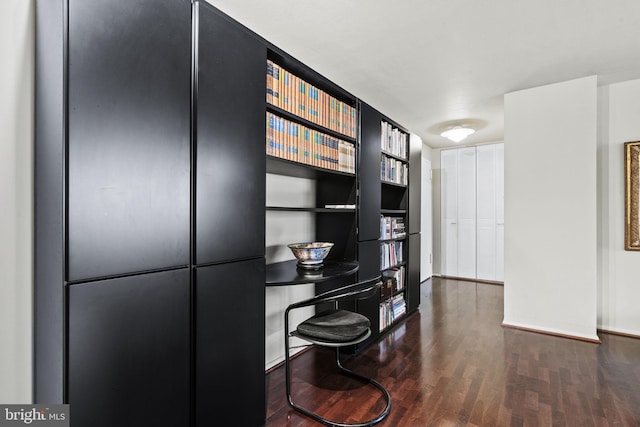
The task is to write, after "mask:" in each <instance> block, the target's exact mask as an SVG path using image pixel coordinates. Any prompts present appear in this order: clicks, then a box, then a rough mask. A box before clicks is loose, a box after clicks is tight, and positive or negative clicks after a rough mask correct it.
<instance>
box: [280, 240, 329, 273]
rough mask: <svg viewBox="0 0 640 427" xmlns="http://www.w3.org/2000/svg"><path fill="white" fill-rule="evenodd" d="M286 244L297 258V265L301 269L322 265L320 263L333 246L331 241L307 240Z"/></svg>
mask: <svg viewBox="0 0 640 427" xmlns="http://www.w3.org/2000/svg"><path fill="white" fill-rule="evenodd" d="M287 246H288V247H289V249H291V252H293V255H294V256H295V257H296V259H297V260H298V267H300V268H303V269H317V268H320V267H322V263H323V261H324V259H325V258H326V257H327V255H328V254H329V251H330V250H331V248H332V247H333V243H330V242H307V243H292V244H290V245H287Z"/></svg>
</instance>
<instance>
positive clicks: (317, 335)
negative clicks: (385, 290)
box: [284, 276, 391, 427]
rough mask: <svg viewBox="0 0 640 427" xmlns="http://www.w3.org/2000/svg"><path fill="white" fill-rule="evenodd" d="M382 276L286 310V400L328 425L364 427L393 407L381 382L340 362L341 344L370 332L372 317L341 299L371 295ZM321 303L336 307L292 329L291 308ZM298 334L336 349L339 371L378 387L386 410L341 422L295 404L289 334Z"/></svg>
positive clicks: (297, 304) (362, 338) (324, 294)
mask: <svg viewBox="0 0 640 427" xmlns="http://www.w3.org/2000/svg"><path fill="white" fill-rule="evenodd" d="M381 285H382V282H380V277H379V276H378V277H376V278H373V279H368V280H365V281H361V282H358V283H354V284H351V285H348V286H345V287H342V288H339V289H333V290H331V291H328V292H324V293H322V294H320V295H317V296H315V297H313V298H310V299H307V300H304V301H300V302H297V303H294V304H291V305H290V306H289V307H287V309H286V310H285V313H284V331H285V340H284V342H285V344H284V346H285V370H286V388H287V400H288V402H289V405H291V407H292V408H293V409H295V410H296V411H298V412H301V413H303V414H305V415H307V416H308V417H311V418H313V419H314V420H316V421H319V422H321V423H323V424H326V425H329V426H340V427H348V426H351V427H364V426H371V425H374V424H376V423H378V422H380V421H382V420H383V419H384V418H385V417H386V416H387V415H388V414H389V411H390V410H391V396H390V395H389V392H388V391H387V390H386V389H385V388H384V387H383V386H382V384H380V383H379V382H377V381H375V380H373V379H371V378H368V377H365V376H363V375H360V374H356V373H355V372H353V371H351V370H349V369H347V368H345V367H343V366H342V364H341V363H340V347H345V346H350V345H354V344H358V343H360V342H362V341H364V340H366V339H367V338H369V336H371V324H370V322H369V319H368V318H367V317H365V316H363V315H362V314H359V313H354V312H352V311H348V310H341V309H338V302H340V301H347V300H358V299H366V298H370V297H372V296H373V295H376V294H377V293H378V292H379V289H380V286H381ZM322 303H333V308H332V309H329V310H324V311H322V312H320V313H318V314H316V315H315V316H313V317H311V318H309V319H307V320H305V321H304V322H302V323H301V324H299V325H298V327H297V329H296V330H295V331H293V332H289V312H290V311H291V310H293V309H297V308H301V307H309V306H313V305H317V304H322ZM290 337H297V338H301V339H303V340H305V341H308V342H310V343H313V344H316V345H321V346H325V347H334V348H335V349H336V365H337V367H338V369H339V371H340V373H342V374H344V375H348V376H350V377H354V378H357V379H360V380H362V381H364V382H367V383H369V384H371V385H373V386H375V387H376V388H378V389H379V390H380V391H381V392H382V395H383V397H384V399H385V401H386V405H385V408H384V410H383V411H382V412H381V413H380V414H379V415H378V416H376V417H375V418H373V419H371V420H369V421H365V422H361V423H341V422H337V421H331V420H328V419H326V418H323V417H321V416H320V415H318V414H316V413H314V412H311V411H310V410H308V409H306V408H303V407H301V406H298V405H296V404H295V403H294V402H293V399H292V397H291V367H290V359H289V348H290V347H289V338H290Z"/></svg>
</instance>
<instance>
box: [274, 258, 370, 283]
mask: <svg viewBox="0 0 640 427" xmlns="http://www.w3.org/2000/svg"><path fill="white" fill-rule="evenodd" d="M296 263H297V261H296V260H295V259H293V260H290V261H284V262H277V263H274V264H267V279H266V283H265V284H266V286H286V285H299V284H303V283H318V282H325V281H327V280H331V279H336V278H338V277H344V276H348V275H350V274H354V273H355V272H356V271H358V268H359V265H358V262H357V261H334V260H325V261H324V265H323V266H322V268H320V269H318V270H308V271H305V270H302V269H299V268H297V267H296Z"/></svg>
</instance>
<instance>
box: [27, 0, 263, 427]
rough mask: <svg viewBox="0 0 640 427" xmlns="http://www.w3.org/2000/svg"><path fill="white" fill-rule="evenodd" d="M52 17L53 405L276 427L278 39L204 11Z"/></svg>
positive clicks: (74, 12)
mask: <svg viewBox="0 0 640 427" xmlns="http://www.w3.org/2000/svg"><path fill="white" fill-rule="evenodd" d="M37 9H38V11H37V20H38V23H37V29H38V31H37V33H38V36H37V44H38V45H37V46H38V47H37V58H36V61H37V66H36V69H37V72H36V83H37V86H38V90H37V94H36V105H37V109H38V117H37V119H36V159H37V162H38V164H37V165H36V170H37V176H36V190H35V194H36V196H35V197H36V203H35V204H36V225H35V226H36V230H37V238H36V253H37V259H36V262H35V318H36V321H35V325H36V326H35V332H34V333H35V346H34V347H35V351H34V353H35V355H34V357H35V374H34V375H35V386H34V388H35V397H34V400H35V402H36V403H70V404H71V406H72V407H73V409H72V411H73V414H74V415H73V419H74V421H73V423H74V425H78V426H88V425H91V426H114V425H119V426H146V425H154V426H189V425H194V424H195V423H196V421H198V424H199V425H210V424H211V423H210V417H211V411H213V413H214V414H215V416H216V419H218V420H220V419H222V418H225V417H227V418H226V420H227V421H226V422H225V424H228V425H246V426H257V425H262V424H264V417H265V387H264V203H265V202H264V199H265V152H264V122H265V101H264V64H265V61H266V45H265V44H264V41H262V40H261V39H260V38H259V37H257V36H256V35H254V34H252V33H250V32H249V31H248V30H247V29H245V28H243V27H241V26H240V25H239V24H237V23H235V22H233V21H232V20H231V19H230V18H228V17H225V16H224V15H222V14H221V13H220V12H218V11H216V10H215V9H214V8H213V7H211V6H210V5H208V4H201V3H200V2H198V1H195V2H191V1H189V0H135V1H127V2H121V1H113V0H86V1H85V0H38V4H37ZM198 12H199V13H198ZM192 19H196V20H195V21H192ZM197 28H200V33H199V34H196V33H195V30H196V29H197ZM196 35H198V36H199V38H196V37H193V36H196ZM195 40H198V41H199V43H198V46H196V45H195V44H194V43H193V41H195ZM67 47H68V49H67ZM197 47H200V48H201V49H200V51H199V50H198V49H197ZM198 51H199V53H200V55H199V58H200V59H201V60H200V61H194V59H196V58H197V57H196V53H198ZM198 80H199V83H200V85H198V84H197V83H198ZM230 260H243V261H241V262H230V263H224V262H226V261H230ZM199 262H200V263H203V264H210V266H209V267H206V268H203V269H200V268H199V267H198V263H199ZM245 311H246V313H245V314H243V315H242V319H243V320H242V321H240V320H237V319H238V317H239V316H240V315H241V313H243V312H245ZM230 322H233V324H234V325H235V327H230ZM238 378H241V380H238ZM234 387H236V389H235V391H234V392H233V393H230V392H229V390H234ZM234 402H241V405H239V406H235V407H234V406H233V404H234ZM233 408H235V409H233ZM205 419H206V420H207V421H208V422H207V421H205Z"/></svg>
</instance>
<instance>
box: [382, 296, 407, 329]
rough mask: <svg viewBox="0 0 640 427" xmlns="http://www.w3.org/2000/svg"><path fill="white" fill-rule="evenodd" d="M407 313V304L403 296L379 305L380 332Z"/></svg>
mask: <svg viewBox="0 0 640 427" xmlns="http://www.w3.org/2000/svg"><path fill="white" fill-rule="evenodd" d="M406 313H407V304H406V302H405V300H404V295H403V294H398V295H396V296H394V297H393V298H390V299H388V300H386V301H383V302H381V303H380V331H382V330H384V329H386V328H388V327H389V326H391V324H392V323H393V322H395V321H396V320H398V319H399V318H400V317H402V316H404V315H405V314H406Z"/></svg>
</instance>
